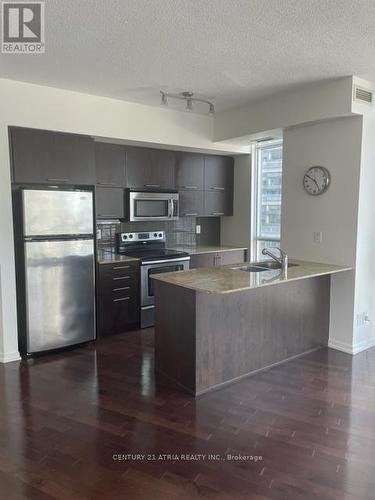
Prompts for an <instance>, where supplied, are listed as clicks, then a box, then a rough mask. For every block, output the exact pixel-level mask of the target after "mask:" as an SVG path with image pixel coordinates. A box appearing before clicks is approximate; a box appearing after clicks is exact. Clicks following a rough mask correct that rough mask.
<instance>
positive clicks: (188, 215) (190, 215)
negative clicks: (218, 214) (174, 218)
mask: <svg viewBox="0 0 375 500" xmlns="http://www.w3.org/2000/svg"><path fill="white" fill-rule="evenodd" d="M194 215H198V214H184V216H185V217H193V216H194Z"/></svg>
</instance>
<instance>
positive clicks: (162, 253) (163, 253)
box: [116, 231, 190, 328]
mask: <svg viewBox="0 0 375 500" xmlns="http://www.w3.org/2000/svg"><path fill="white" fill-rule="evenodd" d="M116 252H117V253H119V254H121V255H128V256H129V257H136V258H138V259H140V261H141V328H147V327H149V326H152V325H153V324H154V285H153V280H152V275H153V274H160V273H170V272H175V271H186V270H187V269H189V267H190V256H189V254H188V253H186V252H182V251H179V250H172V249H169V248H166V244H165V232H164V231H150V232H140V233H117V234H116Z"/></svg>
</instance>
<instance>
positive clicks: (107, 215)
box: [98, 214, 119, 219]
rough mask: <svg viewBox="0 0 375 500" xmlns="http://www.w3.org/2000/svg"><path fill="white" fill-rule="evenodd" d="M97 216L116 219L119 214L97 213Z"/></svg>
mask: <svg viewBox="0 0 375 500" xmlns="http://www.w3.org/2000/svg"><path fill="white" fill-rule="evenodd" d="M98 217H108V218H111V219H118V218H119V216H118V215H115V214H98Z"/></svg>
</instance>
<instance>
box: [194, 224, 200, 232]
mask: <svg viewBox="0 0 375 500" xmlns="http://www.w3.org/2000/svg"><path fill="white" fill-rule="evenodd" d="M195 233H196V234H201V226H200V224H197V225H196V226H195Z"/></svg>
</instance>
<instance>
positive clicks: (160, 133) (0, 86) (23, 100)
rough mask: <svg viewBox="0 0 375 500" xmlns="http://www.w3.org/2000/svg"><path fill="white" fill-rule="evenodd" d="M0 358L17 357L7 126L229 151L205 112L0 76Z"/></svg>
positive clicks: (228, 146) (233, 150) (5, 359)
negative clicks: (217, 140)
mask: <svg viewBox="0 0 375 500" xmlns="http://www.w3.org/2000/svg"><path fill="white" fill-rule="evenodd" d="M0 110H1V112H0V231H1V238H0V307H1V310H0V362H1V361H3V362H4V361H11V360H13V359H17V358H18V347H17V322H16V289H15V270H14V255H13V230H12V207H11V191H10V162H9V144H8V126H9V125H14V126H23V127H32V128H42V129H49V130H56V131H63V132H73V133H82V134H89V135H93V136H99V137H110V138H115V139H119V140H126V141H131V142H132V143H151V144H157V145H171V146H175V147H176V148H195V149H197V150H199V151H210V152H215V151H216V152H222V151H226V152H234V153H238V152H240V150H239V149H238V147H235V146H233V144H232V145H226V144H223V143H221V144H216V143H214V142H213V140H212V139H213V118H212V117H211V116H208V115H198V114H194V113H187V112H178V111H173V110H172V109H170V108H167V109H166V108H162V107H160V108H159V107H150V106H144V105H140V104H135V103H130V102H124V101H118V100H114V99H108V98H103V97H97V96H91V95H86V94H80V93H77V92H70V91H66V90H61V89H56V88H49V87H42V86H38V85H31V84H27V83H22V82H15V81H11V80H4V79H0Z"/></svg>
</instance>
